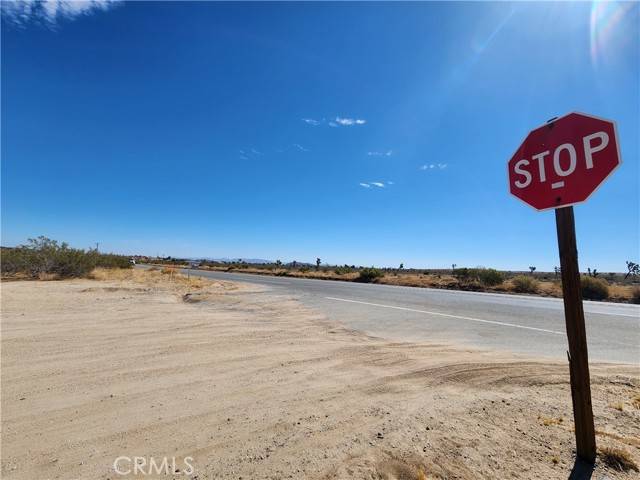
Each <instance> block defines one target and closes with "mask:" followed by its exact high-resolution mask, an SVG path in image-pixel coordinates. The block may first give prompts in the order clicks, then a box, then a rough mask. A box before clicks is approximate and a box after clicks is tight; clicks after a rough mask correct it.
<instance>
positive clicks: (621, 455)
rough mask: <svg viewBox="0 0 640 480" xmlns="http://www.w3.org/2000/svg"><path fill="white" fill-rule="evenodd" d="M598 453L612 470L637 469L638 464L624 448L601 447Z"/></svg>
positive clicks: (626, 470) (625, 470)
mask: <svg viewBox="0 0 640 480" xmlns="http://www.w3.org/2000/svg"><path fill="white" fill-rule="evenodd" d="M599 453H600V458H601V459H602V461H603V462H604V463H605V464H607V465H608V466H609V467H611V468H613V469H614V470H617V471H619V472H628V471H630V470H634V471H636V472H637V471H639V470H638V465H637V464H636V462H634V461H633V458H631V454H629V452H627V451H626V450H622V449H620V448H614V447H602V448H600V449H599Z"/></svg>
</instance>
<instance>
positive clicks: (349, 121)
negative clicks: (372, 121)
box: [335, 117, 367, 127]
mask: <svg viewBox="0 0 640 480" xmlns="http://www.w3.org/2000/svg"><path fill="white" fill-rule="evenodd" d="M335 123H337V124H338V125H342V126H347V127H350V126H352V125H364V124H365V123H367V121H366V120H363V119H361V118H343V117H336V120H335Z"/></svg>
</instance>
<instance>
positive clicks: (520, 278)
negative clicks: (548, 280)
mask: <svg viewBox="0 0 640 480" xmlns="http://www.w3.org/2000/svg"><path fill="white" fill-rule="evenodd" d="M511 283H512V284H513V290H514V291H516V292H518V293H536V292H537V291H538V287H539V286H540V284H539V283H538V281H537V280H536V279H535V278H533V277H531V276H527V275H517V276H515V277H513V278H512V279H511Z"/></svg>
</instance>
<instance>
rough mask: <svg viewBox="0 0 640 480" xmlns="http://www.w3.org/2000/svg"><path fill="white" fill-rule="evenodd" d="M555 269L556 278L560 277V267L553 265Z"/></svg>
mask: <svg viewBox="0 0 640 480" xmlns="http://www.w3.org/2000/svg"><path fill="white" fill-rule="evenodd" d="M553 271H554V272H555V274H556V278H558V275H559V274H560V267H553Z"/></svg>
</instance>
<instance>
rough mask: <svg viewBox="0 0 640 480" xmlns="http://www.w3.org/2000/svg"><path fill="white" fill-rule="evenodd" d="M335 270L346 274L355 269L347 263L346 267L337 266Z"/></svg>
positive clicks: (339, 273)
mask: <svg viewBox="0 0 640 480" xmlns="http://www.w3.org/2000/svg"><path fill="white" fill-rule="evenodd" d="M333 271H334V272H335V273H336V274H338V275H344V274H345V273H351V272H352V271H353V270H352V268H351V267H350V266H348V265H345V266H344V267H336V268H334V269H333Z"/></svg>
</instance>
